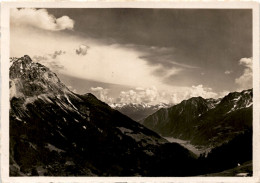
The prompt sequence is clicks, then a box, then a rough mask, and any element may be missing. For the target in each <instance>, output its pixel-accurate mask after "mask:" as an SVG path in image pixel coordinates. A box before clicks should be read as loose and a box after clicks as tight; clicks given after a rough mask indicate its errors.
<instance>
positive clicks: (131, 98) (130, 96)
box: [117, 86, 160, 103]
mask: <svg viewBox="0 0 260 183" xmlns="http://www.w3.org/2000/svg"><path fill="white" fill-rule="evenodd" d="M159 98H160V93H159V92H158V90H157V88H156V87H154V86H153V87H150V88H146V89H143V88H136V89H135V90H129V91H121V93H120V95H119V98H118V99H117V101H118V102H119V103H154V102H156V103H157V102H159V101H158V99H159Z"/></svg>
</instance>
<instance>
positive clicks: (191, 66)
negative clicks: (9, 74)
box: [10, 8, 252, 104]
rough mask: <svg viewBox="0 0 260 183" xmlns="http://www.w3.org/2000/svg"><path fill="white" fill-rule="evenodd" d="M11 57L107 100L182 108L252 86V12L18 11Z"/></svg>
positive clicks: (12, 15) (13, 14)
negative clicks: (28, 59)
mask: <svg viewBox="0 0 260 183" xmlns="http://www.w3.org/2000/svg"><path fill="white" fill-rule="evenodd" d="M10 46H11V47H10V56H11V57H21V56H23V55H29V56H30V57H31V58H32V59H33V61H35V62H40V63H42V64H43V65H45V66H47V67H49V68H50V69H51V70H53V71H54V72H55V73H57V75H58V76H59V78H60V79H61V80H62V81H63V82H64V83H65V84H66V85H67V86H68V87H69V88H70V89H71V90H72V91H74V92H76V93H79V94H84V93H88V92H91V93H93V94H95V95H96V96H97V97H98V98H99V99H101V100H102V101H104V102H106V103H109V104H111V103H142V102H143V103H147V104H158V103H162V102H163V103H173V104H176V103H179V102H181V101H182V100H184V99H188V98H190V97H196V96H202V97H204V98H219V97H222V96H224V95H225V94H227V93H228V92H231V91H241V90H244V89H249V88H252V11H251V10H247V9H138V8H132V9H131V8H129V9H125V8H117V9H111V8H100V9H96V8H91V9H87V8H83V9H80V8H77V9H73V8H70V9H69V8H67V9H66V8H58V9H32V8H26V9H12V10H11V13H10Z"/></svg>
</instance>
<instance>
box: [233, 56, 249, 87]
mask: <svg viewBox="0 0 260 183" xmlns="http://www.w3.org/2000/svg"><path fill="white" fill-rule="evenodd" d="M239 65H241V66H243V67H245V69H244V72H243V74H242V75H241V76H240V77H239V78H236V79H235V82H236V83H237V84H238V85H239V89H248V88H252V84H253V83H252V82H253V68H252V67H253V60H252V58H241V59H240V60H239Z"/></svg>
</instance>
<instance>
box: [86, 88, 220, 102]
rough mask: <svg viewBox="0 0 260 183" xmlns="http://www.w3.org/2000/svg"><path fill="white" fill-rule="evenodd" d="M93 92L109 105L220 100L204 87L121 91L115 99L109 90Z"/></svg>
mask: <svg viewBox="0 0 260 183" xmlns="http://www.w3.org/2000/svg"><path fill="white" fill-rule="evenodd" d="M91 91H92V92H93V93H94V94H96V95H97V97H98V98H99V99H100V100H102V101H103V102H106V103H108V104H112V103H126V104H129V103H146V104H159V103H167V104H178V103H180V102H181V101H183V100H185V99H189V98H191V97H198V96H201V97H203V98H218V97H219V96H218V94H217V93H214V92H213V91H212V89H211V88H207V87H204V86H203V85H198V86H192V87H187V88H186V89H184V90H182V91H180V90H174V91H164V90H160V91H159V90H158V89H157V88H156V87H155V86H153V87H148V88H143V87H137V88H135V89H130V90H127V91H121V92H120V94H119V96H118V97H116V98H113V97H111V96H110V94H109V92H108V89H103V88H102V87H96V88H91Z"/></svg>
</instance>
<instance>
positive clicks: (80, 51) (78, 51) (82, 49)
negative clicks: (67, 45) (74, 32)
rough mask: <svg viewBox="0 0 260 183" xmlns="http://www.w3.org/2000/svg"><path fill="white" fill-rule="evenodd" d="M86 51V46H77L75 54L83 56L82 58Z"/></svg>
mask: <svg viewBox="0 0 260 183" xmlns="http://www.w3.org/2000/svg"><path fill="white" fill-rule="evenodd" d="M88 49H89V47H88V46H86V45H84V44H82V45H80V46H79V48H78V49H76V54H77V55H83V56H84V55H86V54H87V52H88Z"/></svg>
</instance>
